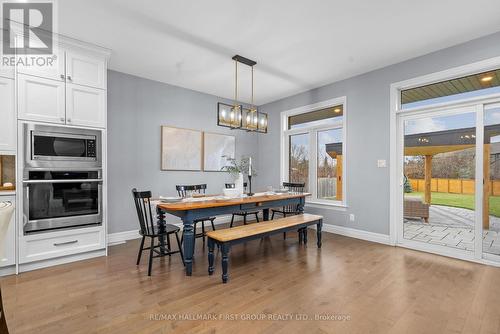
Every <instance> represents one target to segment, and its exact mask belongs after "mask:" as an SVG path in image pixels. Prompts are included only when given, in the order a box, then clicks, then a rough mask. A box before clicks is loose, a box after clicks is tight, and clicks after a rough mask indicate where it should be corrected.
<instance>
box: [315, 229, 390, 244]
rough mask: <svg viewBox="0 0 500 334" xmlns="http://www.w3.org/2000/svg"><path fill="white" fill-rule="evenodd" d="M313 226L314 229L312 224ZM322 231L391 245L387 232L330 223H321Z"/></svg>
mask: <svg viewBox="0 0 500 334" xmlns="http://www.w3.org/2000/svg"><path fill="white" fill-rule="evenodd" d="M313 228H314V229H315V227H314V226H313ZM322 231H323V232H327V233H334V234H339V235H343V236H346V237H350V238H355V239H361V240H366V241H371V242H376V243H379V244H384V245H391V242H390V238H389V236H388V235H387V234H381V233H375V232H368V231H363V230H358V229H355V228H351V227H345V226H339V225H332V224H323V228H322Z"/></svg>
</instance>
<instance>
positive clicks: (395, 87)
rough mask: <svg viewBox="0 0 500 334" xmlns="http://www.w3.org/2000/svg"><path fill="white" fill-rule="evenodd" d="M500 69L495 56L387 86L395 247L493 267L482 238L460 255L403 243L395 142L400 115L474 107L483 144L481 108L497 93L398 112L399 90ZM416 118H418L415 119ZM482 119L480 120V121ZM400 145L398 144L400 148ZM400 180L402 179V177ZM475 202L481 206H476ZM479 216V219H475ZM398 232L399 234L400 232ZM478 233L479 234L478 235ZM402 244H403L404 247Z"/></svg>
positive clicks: (479, 169) (478, 171) (478, 213)
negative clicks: (483, 250)
mask: <svg viewBox="0 0 500 334" xmlns="http://www.w3.org/2000/svg"><path fill="white" fill-rule="evenodd" d="M499 67H500V57H494V58H490V59H486V60H482V61H479V62H474V63H471V64H467V65H464V66H459V67H454V68H450V69H447V70H444V71H440V72H435V73H431V74H427V75H423V76H420V77H416V78H412V79H408V80H404V81H400V82H396V83H393V84H391V85H390V101H389V105H390V115H389V117H390V161H391V163H390V174H391V175H390V199H389V205H390V210H389V211H390V240H391V244H393V245H398V246H402V247H407V248H412V249H418V250H423V251H428V252H431V253H436V254H441V255H445V256H451V257H456V258H461V259H464V260H468V261H473V262H479V263H484V264H492V263H493V264H494V265H499V264H498V263H494V262H493V261H490V260H489V259H485V254H482V244H481V238H476V239H477V240H476V242H475V247H474V249H475V251H474V252H472V253H470V254H465V255H464V254H461V253H460V252H457V251H456V250H449V249H445V248H441V247H435V249H434V248H433V247H430V246H429V245H427V244H426V245H422V244H416V245H413V244H412V243H411V242H408V241H405V240H403V238H402V233H401V231H402V226H399V225H401V224H399V220H400V219H399V218H400V217H401V215H402V203H400V202H402V196H401V194H400V192H401V187H402V180H401V179H400V178H399V177H398V173H399V172H400V171H401V170H402V161H399V160H401V159H399V157H400V156H401V150H402V148H401V147H398V142H399V141H400V138H401V135H402V132H401V131H402V129H401V124H402V122H401V117H400V115H409V114H411V115H412V116H413V115H419V114H421V115H422V114H425V113H427V112H428V111H430V110H434V111H438V112H437V113H436V114H435V115H438V114H446V113H447V110H449V109H452V108H453V109H455V108H475V110H474V111H475V112H476V129H478V128H479V130H478V131H476V132H477V133H476V138H477V140H476V141H477V142H482V138H478V136H479V137H483V131H484V129H483V127H482V124H483V115H484V110H483V106H484V104H487V103H494V102H497V101H498V99H499V98H500V94H498V93H495V94H489V95H485V96H479V97H473V98H468V99H461V100H457V101H449V102H444V103H435V104H433V105H427V106H422V107H414V108H408V109H400V106H401V103H400V102H401V101H400V98H401V96H400V91H401V90H404V89H410V88H415V87H419V86H424V85H428V84H432V83H436V82H440V81H445V80H449V79H453V78H459V77H463V76H467V75H471V74H475V73H481V72H486V71H489V70H493V69H498V68H499ZM417 117H418V116H417ZM479 118H481V119H479ZM402 145H403V144H402V143H400V146H402ZM482 149H483V148H482V145H481V146H477V147H476V181H477V180H478V179H479V180H481V179H482V169H483V166H482V160H483V159H482V156H483V152H482ZM401 178H402V177H401ZM482 187H483V186H482V182H476V189H475V191H476V194H477V196H476V205H475V206H476V222H475V234H476V235H481V234H482V216H481V215H482V202H481V200H482ZM478 203H479V204H480V205H478ZM478 217H479V218H478ZM400 230H401V231H400ZM478 233H479V234H478ZM403 243H404V244H403Z"/></svg>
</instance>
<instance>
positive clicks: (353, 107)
mask: <svg viewBox="0 0 500 334" xmlns="http://www.w3.org/2000/svg"><path fill="white" fill-rule="evenodd" d="M387 52H390V47H388V49H387ZM499 55H500V33H496V34H493V35H490V36H486V37H483V38H480V39H477V40H473V41H470V42H467V43H465V44H461V45H458V46H455V47H451V48H448V49H444V50H441V51H438V52H435V53H432V54H428V55H425V56H422V57H418V58H415V59H412V60H409V61H405V62H402V63H399V64H395V65H392V66H389V67H386V68H383V69H379V70H376V71H373V72H369V73H366V74H363V75H360V76H356V77H353V78H350V79H347V80H343V81H340V82H336V83H332V84H329V85H327V86H323V87H320V88H317V89H313V90H310V91H307V92H305V93H301V94H298V95H294V96H291V97H288V98H285V99H282V100H279V101H276V102H273V103H269V104H266V105H264V106H261V108H260V109H261V110H262V111H264V112H268V113H269V116H270V120H269V124H270V130H269V133H268V134H267V135H262V136H259V137H258V141H259V159H258V162H259V163H260V164H261V165H260V168H259V169H260V170H261V171H262V170H263V169H264V165H262V164H263V163H265V173H263V172H261V173H260V174H259V178H257V181H258V185H260V186H262V187H264V186H267V185H274V186H277V185H278V184H279V182H280V180H279V178H280V175H279V164H280V162H279V155H280V147H279V141H280V138H279V136H280V134H279V131H280V128H279V119H280V112H281V111H285V110H289V109H292V108H296V107H300V106H304V105H308V104H311V103H315V102H319V101H323V100H327V99H331V98H335V97H340V96H347V152H346V154H347V157H346V159H347V160H346V164H347V168H346V171H347V178H346V182H347V205H348V209H347V211H346V212H341V211H334V210H331V209H316V208H307V211H309V212H315V213H319V214H322V215H324V216H325V223H327V224H335V225H341V226H348V227H352V228H355V229H361V230H365V231H370V232H376V233H382V234H389V192H390V186H389V167H388V168H377V165H376V163H377V159H386V160H387V161H388V163H389V164H390V163H393V162H391V161H389V151H390V148H389V143H390V141H389V127H390V122H389V113H390V110H389V89H390V87H389V86H390V84H391V83H394V82H398V81H401V80H405V79H409V78H414V77H417V76H421V75H424V74H429V73H433V72H437V71H441V70H444V69H448V68H451V67H456V66H460V65H465V64H468V63H472V62H476V61H480V60H483V59H487V58H491V57H495V56H499ZM349 213H353V214H355V216H356V221H355V222H349V221H348V215H349Z"/></svg>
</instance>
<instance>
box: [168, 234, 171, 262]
mask: <svg viewBox="0 0 500 334" xmlns="http://www.w3.org/2000/svg"><path fill="white" fill-rule="evenodd" d="M167 247H168V252H169V253H170V252H171V251H172V247H171V246H170V234H167ZM168 257H171V254H168Z"/></svg>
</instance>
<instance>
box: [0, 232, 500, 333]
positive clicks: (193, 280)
mask: <svg viewBox="0 0 500 334" xmlns="http://www.w3.org/2000/svg"><path fill="white" fill-rule="evenodd" d="M138 247H139V242H138V241H135V240H134V241H132V242H128V243H127V244H123V245H118V246H114V247H111V248H110V251H109V253H110V255H109V257H107V258H105V257H101V258H96V259H91V260H87V261H81V262H77V263H72V264H67V265H61V266H57V267H52V268H47V269H42V270H36V271H32V272H27V273H23V274H21V275H19V276H9V277H6V278H3V279H1V281H0V283H1V285H2V293H3V296H4V307H5V312H6V317H7V322H8V324H9V328H10V331H11V333H37V334H43V333H72V334H76V333H236V332H238V333H333V332H335V333H499V332H500V268H493V267H488V266H483V265H479V264H474V263H469V262H464V261H460V260H454V259H450V258H445V257H440V256H436V255H432V254H426V253H420V252H416V251H411V250H406V249H402V248H395V247H390V246H385V245H380V244H375V243H370V242H366V241H361V240H356V239H351V238H347V237H342V236H338V235H333V234H329V233H323V248H322V249H321V250H318V249H317V248H316V245H315V235H314V233H309V244H308V246H307V248H305V247H304V246H301V245H298V242H297V238H296V234H295V235H294V234H289V237H288V239H287V240H285V241H284V240H283V239H282V236H276V237H273V238H270V239H264V240H263V241H259V240H256V241H252V242H249V243H247V244H243V245H237V246H235V247H234V248H233V249H232V252H231V266H230V268H231V269H230V281H229V283H228V284H225V285H223V284H221V278H220V274H221V268H220V262H219V261H220V255H219V254H217V259H216V260H219V261H217V262H216V263H217V266H216V273H215V275H214V276H210V277H209V276H208V275H207V259H206V250H205V249H204V248H203V247H202V243H201V239H198V240H197V245H196V257H195V263H194V268H193V276H192V277H185V276H184V273H183V270H182V269H183V267H182V263H181V260H180V258H179V257H178V256H174V255H173V256H172V258H171V259H169V258H165V259H156V261H155V263H154V265H153V276H152V277H148V276H147V261H146V257H143V262H142V263H141V265H140V266H139V267H136V266H135V260H136V252H137V250H138ZM287 314H293V315H294V316H295V315H296V314H302V315H306V316H308V317H309V319H308V320H297V319H295V318H294V319H293V320H280V319H274V320H268V319H267V318H268V317H271V316H274V317H275V318H279V317H281V318H282V319H283V318H285V317H286V315H287ZM198 315H199V316H205V317H208V316H213V317H217V320H212V319H205V320H203V319H202V320H192V319H193V318H194V317H196V316H198ZM316 315H324V316H334V315H337V316H341V315H344V318H343V319H340V320H339V319H337V320H332V319H330V320H321V321H313V320H312V319H314V317H315V316H316ZM180 316H186V317H188V316H190V317H191V320H187V319H179V317H180ZM251 316H263V317H265V318H266V319H263V320H252V319H251V318H250V317H251ZM169 317H170V319H169ZM174 317H177V319H173V318H174ZM219 317H222V320H220V319H219ZM231 317H235V318H236V317H238V320H231ZM243 318H245V319H243ZM246 318H249V319H246Z"/></svg>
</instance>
